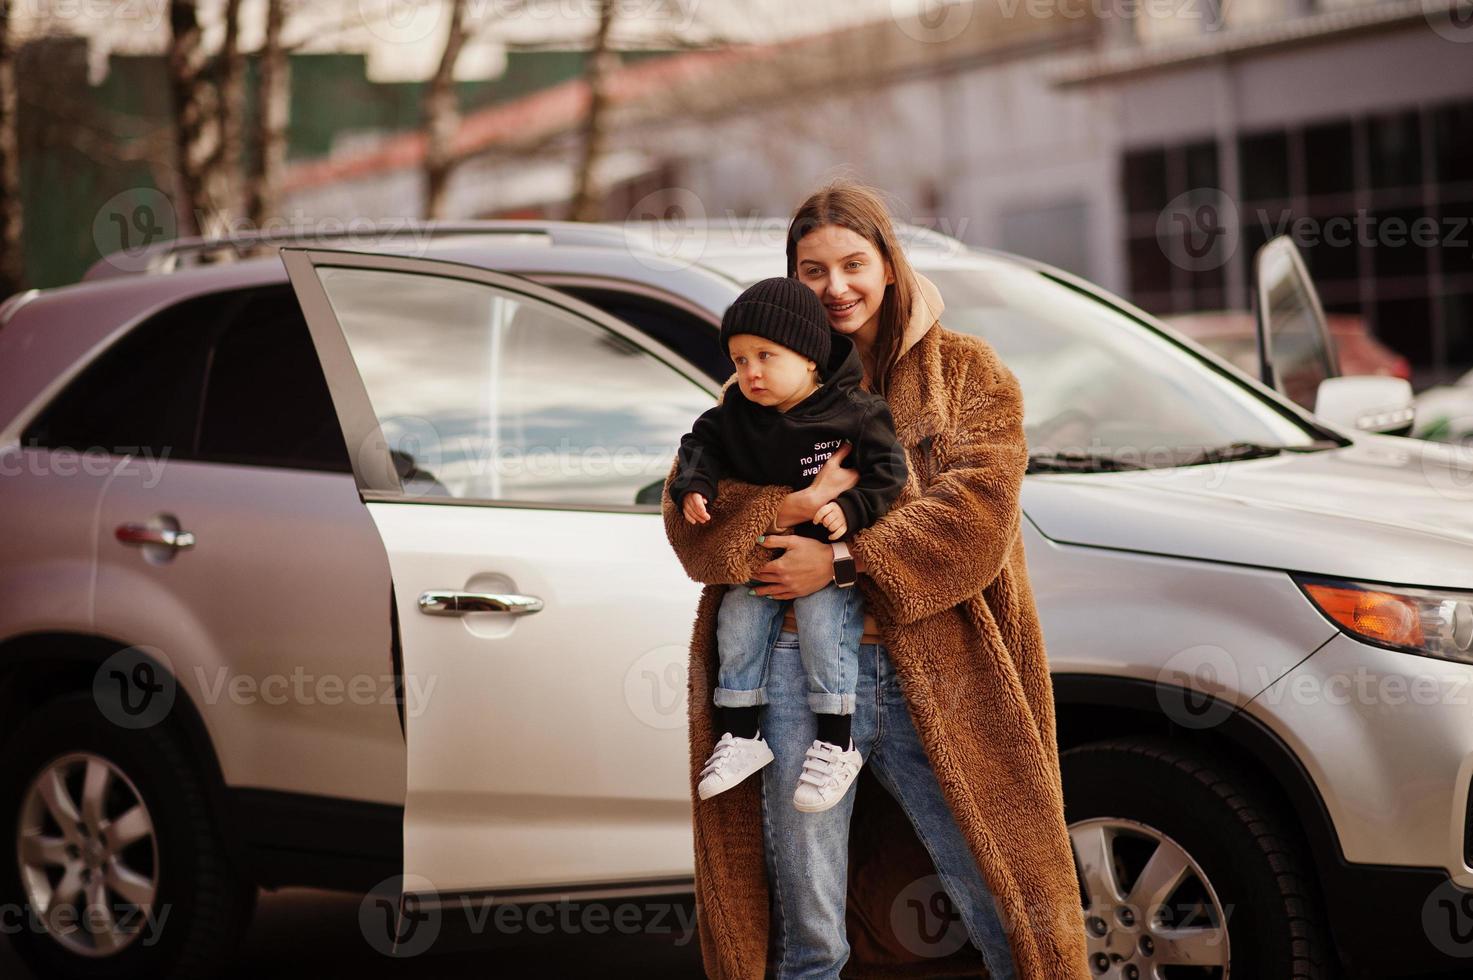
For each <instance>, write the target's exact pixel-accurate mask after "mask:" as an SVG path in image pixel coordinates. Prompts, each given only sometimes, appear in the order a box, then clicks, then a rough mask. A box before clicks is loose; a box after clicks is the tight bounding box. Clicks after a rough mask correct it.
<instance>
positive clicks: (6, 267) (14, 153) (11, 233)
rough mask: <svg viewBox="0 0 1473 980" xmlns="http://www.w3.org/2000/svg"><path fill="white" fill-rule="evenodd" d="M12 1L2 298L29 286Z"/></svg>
mask: <svg viewBox="0 0 1473 980" xmlns="http://www.w3.org/2000/svg"><path fill="white" fill-rule="evenodd" d="M11 44H12V38H11V33H10V4H9V3H5V2H3V0H0V297H3V296H9V295H10V294H11V293H14V292H18V291H20V290H21V289H23V288H25V263H24V261H23V256H22V254H21V230H22V222H23V214H22V209H21V199H20V159H19V152H20V149H19V148H20V139H19V136H18V133H19V126H18V124H17V122H16V110H17V108H18V106H19V100H18V98H17V97H16V84H15V52H14V51H13V50H12V48H11Z"/></svg>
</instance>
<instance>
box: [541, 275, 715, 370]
mask: <svg viewBox="0 0 1473 980" xmlns="http://www.w3.org/2000/svg"><path fill="white" fill-rule="evenodd" d="M566 291H567V292H568V293H570V294H572V295H574V296H577V297H578V298H579V299H581V300H583V301H584V302H585V303H590V304H592V305H594V306H597V307H598V308H599V309H601V310H603V311H604V312H605V313H608V314H609V315H610V316H616V317H618V318H619V319H621V320H623V321H624V322H625V323H627V324H629V325H630V326H632V327H635V328H637V329H638V330H639V331H640V332H642V333H644V334H645V335H647V336H649V337H651V338H653V339H654V340H656V341H658V342H660V343H662V344H664V345H665V346H666V347H668V348H670V349H671V350H673V351H675V352H676V353H678V354H680V356H682V357H684V358H685V359H686V360H687V361H690V362H691V363H692V364H694V365H695V366H696V367H698V368H700V369H701V371H702V372H703V373H705V375H706V376H707V377H708V378H710V379H712V380H713V381H717V382H722V383H724V382H725V381H726V379H727V378H729V377H731V376H732V373H733V372H734V371H735V370H736V368H734V367H732V364H731V359H730V358H728V357H727V356H726V355H725V354H724V353H723V352H722V350H721V343H720V340H719V339H718V337H717V331H716V328H715V327H713V326H712V325H711V324H709V323H707V322H706V321H704V320H702V319H700V318H699V317H696V316H693V315H691V314H689V313H686V312H685V311H684V310H680V309H677V308H676V307H673V306H671V305H670V304H668V303H662V302H661V301H659V300H657V299H652V298H649V297H645V296H636V295H633V294H631V293H624V292H620V291H618V290H615V289H592V288H582V287H574V288H569V289H567V290H566Z"/></svg>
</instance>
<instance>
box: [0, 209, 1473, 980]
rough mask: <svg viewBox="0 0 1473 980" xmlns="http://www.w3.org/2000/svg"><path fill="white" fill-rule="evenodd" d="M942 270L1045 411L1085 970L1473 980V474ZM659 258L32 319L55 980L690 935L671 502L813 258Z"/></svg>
mask: <svg viewBox="0 0 1473 980" xmlns="http://www.w3.org/2000/svg"><path fill="white" fill-rule="evenodd" d="M908 236H909V239H910V243H911V244H910V253H911V256H912V260H913V262H914V264H915V265H916V267H917V268H918V269H919V270H920V271H921V272H923V273H924V274H925V275H927V276H929V277H930V278H931V279H933V280H934V281H935V282H936V284H937V285H938V286H939V287H940V290H941V293H942V295H943V296H944V297H945V299H946V303H947V309H946V313H945V316H944V318H943V319H944V322H945V323H946V325H947V326H948V327H950V328H951V329H955V330H963V331H969V332H974V333H977V334H979V335H981V336H983V337H985V338H986V339H987V340H988V341H989V342H990V343H991V344H992V345H993V346H994V347H995V348H996V349H997V350H998V351H999V353H1000V354H1001V356H1002V358H1003V360H1004V361H1005V362H1006V363H1007V364H1008V365H1009V366H1010V367H1011V368H1012V369H1013V370H1014V371H1015V373H1016V374H1017V375H1018V377H1019V379H1020V381H1021V382H1022V385H1023V390H1024V397H1025V404H1026V409H1027V418H1026V428H1027V434H1028V438H1029V442H1030V448H1031V450H1032V454H1033V456H1032V462H1031V465H1030V476H1028V478H1027V479H1026V481H1025V487H1024V493H1023V503H1024V511H1025V513H1026V516H1027V518H1028V519H1027V520H1026V521H1025V522H1024V524H1023V530H1022V533H1023V534H1024V535H1025V537H1026V547H1027V551H1028V555H1029V562H1030V569H1031V577H1032V580H1033V583H1034V588H1035V592H1036V598H1037V602H1038V606H1039V610H1040V612H1041V614H1042V618H1043V624H1044V629H1045V636H1046V639H1047V643H1048V649H1049V657H1050V663H1051V665H1052V670H1053V677H1054V684H1055V691H1056V696H1057V702H1058V725H1059V739H1060V745H1061V748H1062V749H1063V750H1064V752H1063V769H1064V779H1065V794H1066V802H1067V812H1066V817H1067V819H1068V821H1069V825H1070V828H1071V834H1072V836H1073V840H1074V844H1075V848H1076V854H1077V857H1078V860H1079V867H1080V872H1081V885H1082V895H1081V900H1082V901H1081V914H1083V915H1085V916H1086V921H1087V930H1088V935H1089V937H1090V939H1089V942H1090V954H1091V958H1092V964H1093V965H1094V968H1095V972H1096V973H1097V975H1100V976H1109V977H1127V976H1129V977H1137V976H1138V977H1151V978H1176V977H1188V976H1193V977H1226V976H1227V975H1228V972H1229V970H1231V971H1232V972H1233V973H1234V974H1236V975H1237V976H1240V977H1243V976H1246V977H1250V978H1270V977H1273V978H1278V977H1291V976H1292V977H1321V976H1328V975H1330V972H1329V971H1331V969H1332V968H1334V967H1335V966H1336V964H1339V965H1340V966H1343V967H1344V968H1345V970H1346V972H1347V973H1349V974H1351V975H1355V976H1364V977H1373V976H1387V975H1392V974H1397V973H1411V972H1414V971H1416V970H1418V969H1433V968H1436V967H1441V966H1446V965H1448V964H1454V965H1455V964H1457V963H1459V962H1462V961H1463V959H1462V958H1466V957H1467V956H1468V955H1469V954H1470V953H1473V942H1470V937H1469V936H1467V935H1465V934H1464V933H1463V932H1460V931H1459V930H1460V929H1464V928H1466V927H1465V926H1462V925H1460V924H1459V923H1460V922H1461V921H1462V920H1459V919H1457V918H1456V916H1457V915H1458V914H1459V912H1458V910H1460V909H1462V908H1465V907H1468V906H1465V905H1464V904H1462V903H1466V902H1469V901H1470V900H1473V890H1469V887H1468V886H1469V884H1470V882H1473V863H1470V862H1473V798H1470V795H1469V783H1470V778H1473V711H1470V709H1469V706H1468V702H1467V698H1468V697H1469V696H1470V695H1473V688H1470V686H1469V681H1470V680H1473V652H1470V644H1473V560H1470V559H1469V555H1470V553H1473V552H1470V550H1469V546H1470V544H1473V507H1470V506H1469V504H1470V498H1473V486H1470V483H1473V480H1470V476H1473V461H1470V459H1469V457H1468V455H1467V454H1463V455H1458V451H1457V450H1455V449H1454V448H1453V447H1448V446H1441V445H1435V444H1427V443H1422V442H1417V441H1413V440H1408V439H1402V438H1398V437H1394V436H1387V435H1378V434H1375V433H1372V432H1367V431H1359V430H1356V429H1354V428H1346V427H1343V426H1341V425H1338V424H1335V423H1333V422H1330V421H1326V420H1324V419H1321V418H1317V417H1315V416H1312V415H1311V414H1309V413H1308V412H1307V411H1305V410H1304V409H1302V408H1300V407H1299V406H1297V405H1296V404H1294V403H1293V402H1292V401H1290V400H1288V399H1287V398H1285V397H1284V396H1282V395H1281V394H1280V393H1278V392H1277V391H1276V390H1274V389H1273V388H1271V387H1269V386H1266V385H1264V384H1262V383H1260V382H1259V381H1258V380H1256V379H1254V378H1252V377H1249V376H1248V375H1246V374H1244V373H1242V372H1241V371H1239V370H1237V369H1236V368H1234V367H1232V366H1231V365H1229V364H1227V363H1226V362H1224V361H1222V360H1220V359H1218V358H1216V357H1215V356H1213V355H1212V354H1210V353H1209V352H1207V351H1206V350H1205V349H1204V348H1202V347H1200V346H1199V345H1197V344H1194V343H1193V342H1191V341H1190V340H1188V339H1186V338H1184V337H1181V336H1179V335H1176V334H1174V333H1173V332H1171V331H1170V330H1169V329H1167V328H1165V327H1164V326H1163V325H1161V324H1160V323H1159V322H1158V321H1155V320H1153V319H1152V318H1151V317H1149V316H1148V315H1146V314H1144V313H1142V312H1141V311H1139V310H1136V309H1134V308H1132V307H1130V306H1129V305H1128V304H1126V303H1124V302H1122V301H1120V300H1118V299H1116V298H1113V297H1111V296H1108V295H1106V294H1105V293H1103V292H1101V291H1099V290H1098V289H1096V288H1094V287H1092V286H1090V285H1089V284H1087V283H1085V282H1082V281H1081V280H1079V279H1077V278H1075V277H1073V276H1070V275H1067V274H1065V273H1062V272H1059V271H1057V270H1053V269H1050V268H1047V267H1044V266H1040V265H1037V264H1034V263H1031V262H1027V261H1025V260H1021V259H1017V258H1013V257H1009V256H1004V255H1000V254H995V253H985V252H980V251H976V250H972V249H968V248H965V247H963V246H961V245H960V243H957V242H954V241H952V240H949V239H944V238H942V237H940V236H936V235H932V234H928V233H924V232H921V231H919V230H916V229H911V230H909V232H908ZM278 244H281V243H278ZM343 244H351V245H353V248H351V249H344V248H341V247H333V246H342V245H343ZM666 244H667V242H666V241H665V240H663V239H661V238H660V237H659V236H658V235H651V234H649V233H648V230H647V229H640V228H635V229H627V228H620V227H613V226H608V227H605V226H589V225H569V224H559V223H552V222H546V223H517V222H485V223H472V224H467V225H444V226H437V227H434V228H431V227H427V226H414V227H410V228H407V229H399V230H397V231H396V232H394V233H392V234H389V233H385V234H384V235H382V236H381V237H380V238H379V239H378V240H375V241H373V242H364V241H361V240H360V241H356V242H345V241H344V240H332V239H317V240H313V241H296V242H286V243H284V247H282V248H281V250H280V252H279V255H267V256H264V257H257V258H246V259H242V260H240V261H232V262H218V263H217V262H204V261H201V259H202V258H204V257H206V256H215V255H218V253H219V252H220V251H222V249H221V248H220V247H219V246H218V245H212V244H208V243H188V242H186V243H179V244H170V245H167V246H163V247H160V248H158V249H156V250H154V251H152V252H150V253H149V254H147V255H145V256H143V257H142V258H141V260H140V257H139V256H129V257H128V261H127V262H122V261H118V260H117V258H116V257H114V258H112V259H104V260H103V261H102V262H100V263H98V265H97V266H96V267H94V269H93V270H92V272H90V273H89V275H88V277H87V279H86V281H84V282H81V283H79V284H76V285H72V286H68V287H64V288H58V289H51V290H46V291H43V292H39V293H36V292H32V293H27V294H22V295H20V296H17V297H13V298H11V299H10V300H8V301H7V302H6V303H5V304H4V305H3V307H0V535H3V539H4V540H5V541H6V547H5V549H4V550H3V551H0V740H3V745H4V751H3V753H0V800H4V801H6V802H5V806H4V808H3V810H0V838H3V839H8V840H11V841H13V842H14V844H13V846H5V847H0V855H3V857H0V907H3V908H6V909H20V910H23V913H22V915H21V916H19V918H20V919H21V920H23V921H20V922H17V923H14V925H16V926H17V927H16V928H14V929H7V931H8V932H11V933H12V935H11V939H12V941H13V942H14V943H15V944H16V946H17V947H18V948H19V950H20V951H21V953H22V954H23V955H24V956H25V957H26V959H27V960H28V961H29V962H30V963H31V964H32V965H33V967H34V968H35V969H36V971H37V972H38V974H39V975H41V976H44V977H82V976H91V975H93V974H92V971H93V970H94V969H95V968H96V967H97V965H98V964H99V961H106V962H107V964H108V969H109V971H110V972H109V975H110V976H116V977H125V976H136V977H148V978H153V977H159V976H166V975H170V974H179V973H186V972H188V973H196V972H203V971H204V970H205V969H206V964H210V963H219V962H221V961H222V957H223V956H224V955H225V954H226V953H228V951H229V949H230V948H231V947H232V946H233V945H234V944H235V943H236V942H237V941H238V940H239V937H240V935H241V934H242V931H243V930H244V928H245V925H246V923H247V922H248V921H249V917H250V914H251V909H252V906H253V903H254V898H255V894H256V889H257V887H258V886H261V887H266V888H278V887H281V886H285V885H313V886H319V887H328V888H336V889H349V890H355V891H360V892H363V893H364V894H365V895H366V896H368V897H369V898H370V899H372V898H373V897H374V896H379V897H380V898H384V899H385V900H386V901H385V904H384V906H383V907H384V908H385V909H386V910H387V911H388V913H389V916H388V919H387V920H386V926H387V932H386V934H385V935H379V934H378V933H377V932H375V931H374V930H372V929H370V928H369V926H368V925H365V938H367V939H368V940H369V941H370V942H375V943H379V942H382V943H383V948H384V950H385V951H386V952H395V953H397V954H398V955H408V954H413V953H417V952H421V951H424V950H425V949H433V948H443V947H445V946H446V945H449V944H458V943H459V942H461V941H463V940H465V939H467V938H469V939H473V940H485V939H487V938H489V937H490V936H491V935H492V934H495V933H496V932H497V930H498V926H497V923H499V922H501V921H502V920H500V919H496V918H488V917H487V916H486V914H485V913H486V912H487V911H488V910H489V909H491V908H492V907H493V906H506V905H511V906H517V905H521V906H525V905H526V904H528V903H531V902H535V901H538V900H544V899H546V898H547V897H548V896H558V897H559V899H560V900H564V901H572V902H586V903H595V902H605V903H606V902H610V901H614V902H623V903H627V904H629V905H630V907H637V908H642V909H651V908H656V907H659V906H657V905H656V904H655V903H654V900H655V899H660V900H661V901H665V900H667V899H668V898H670V897H671V896H674V897H677V898H678V897H679V896H682V895H684V896H687V897H688V895H689V892H690V880H691V874H692V871H691V862H692V852H691V839H690V827H689V807H690V800H689V787H688V782H687V778H688V776H687V758H686V753H687V744H686V738H685V710H684V698H685V697H686V690H685V679H684V665H685V658H686V648H687V642H688V638H689V630H690V623H691V616H692V613H693V610H694V604H695V599H696V596H697V592H698V588H697V586H696V585H695V584H694V583H692V582H690V581H688V580H686V579H685V578H684V576H683V575H682V573H681V571H680V569H679V566H678V565H677V563H676V561H675V559H674V556H673V555H672V554H671V553H670V552H669V549H668V546H667V544H666V542H665V537H664V531H663V526H662V522H661V519H660V517H659V513H658V512H659V507H658V501H659V493H660V487H661V485H662V482H663V479H664V476H665V474H666V472H667V470H668V467H669V463H670V460H671V458H672V456H673V452H674V448H675V445H676V443H677V441H678V439H679V437H680V435H681V434H682V433H683V432H684V431H685V430H686V429H687V428H688V426H689V423H690V421H691V420H692V419H693V418H695V417H696V415H697V414H699V413H700V412H701V411H702V410H704V409H705V408H706V407H708V406H709V405H710V404H711V403H712V400H713V399H714V397H715V395H716V393H717V392H718V391H719V389H720V384H721V382H722V381H723V380H724V379H725V378H726V377H727V376H728V375H729V372H730V366H729V364H728V363H727V362H726V361H725V359H724V358H723V356H722V355H721V353H720V351H719V350H718V348H717V345H716V342H715V340H716V327H717V324H718V322H719V318H720V314H721V311H722V310H723V309H725V307H726V305H727V304H728V303H729V302H730V301H731V300H732V299H733V298H734V297H735V296H736V295H737V293H738V292H739V291H740V289H741V287H742V284H743V283H744V282H750V281H753V280H755V279H758V278H761V277H763V276H765V275H769V274H773V273H781V271H782V257H781V253H780V250H778V249H777V248H775V247H774V246H773V245H772V244H771V243H770V242H769V243H765V244H764V243H761V242H756V241H745V242H744V241H743V240H742V239H741V236H736V235H732V234H729V233H726V232H723V231H722V230H721V229H716V228H709V227H706V228H695V229H687V230H686V231H685V232H683V233H682V235H681V236H679V241H678V243H677V246H676V247H666ZM225 251H229V250H228V249H226V250H225ZM133 270H141V271H133ZM1291 271H1292V270H1291ZM1272 285H1273V289H1274V290H1289V291H1293V290H1295V289H1297V288H1299V283H1298V282H1297V281H1296V280H1295V279H1294V276H1293V275H1285V276H1284V277H1282V278H1281V279H1275V281H1274V283H1273V284H1272ZM1310 295H1311V296H1312V293H1311V294H1310ZM1282 299H1283V297H1282V296H1279V300H1282ZM1279 300H1276V301H1275V302H1274V303H1271V304H1265V305H1264V309H1266V310H1268V314H1267V317H1266V319H1267V320H1268V321H1270V322H1269V323H1268V329H1269V331H1270V334H1271V335H1273V331H1274V329H1275V328H1274V324H1273V322H1272V318H1273V316H1274V315H1275V314H1274V311H1275V310H1284V309H1295V308H1296V307H1295V305H1294V303H1292V302H1288V303H1286V302H1280V301H1279ZM1298 309H1299V311H1300V313H1302V312H1303V309H1302V307H1299V308H1298ZM1285 335H1286V336H1287V334H1285ZM1266 347H1272V345H1271V344H1268V345H1266ZM1281 347H1282V349H1284V350H1288V349H1289V347H1290V345H1287V344H1284V345H1281ZM1299 352H1300V353H1301V354H1302V350H1300V351H1299ZM1345 380H1352V381H1353V380H1354V379H1329V381H1331V382H1338V381H1345ZM1331 387H1332V388H1334V387H1336V386H1335V385H1334V384H1333V383H1332V384H1331ZM1338 387H1339V389H1340V390H1341V391H1342V394H1343V393H1344V392H1345V391H1348V390H1349V388H1347V386H1345V385H1340V386H1338ZM1350 387H1352V388H1353V387H1354V386H1353V385H1352V386H1350ZM1351 395H1352V396H1354V392H1351ZM1351 401H1354V397H1352V398H1351ZM1340 407H1341V408H1342V409H1344V408H1346V402H1345V399H1344V398H1343V397H1342V398H1341V404H1340ZM1351 407H1355V406H1351ZM1374 408H1375V406H1374V405H1370V404H1366V405H1361V406H1360V408H1359V409H1358V410H1357V412H1354V413H1352V415H1351V416H1350V417H1354V418H1357V419H1362V420H1363V421H1364V424H1365V425H1367V426H1370V427H1372V428H1377V427H1379V428H1382V429H1386V430H1395V429H1397V428H1398V427H1399V426H1401V425H1402V424H1403V422H1404V420H1403V419H1401V418H1400V416H1399V415H1398V414H1397V413H1396V412H1395V411H1388V412H1382V413H1377V412H1375V411H1372V410H1371V409H1374ZM641 903H647V904H641ZM88 906H92V907H95V908H98V909H100V910H101V912H100V913H97V914H93V915H89V914H87V911H86V910H87V907H88ZM663 907H666V908H667V909H668V906H663ZM365 908H366V909H368V910H369V912H368V913H367V914H366V917H365V923H369V922H370V921H372V919H373V909H374V908H375V906H374V905H372V904H366V905H365ZM1449 910H1451V911H1449ZM643 914H647V913H646V912H641V913H639V915H643ZM1449 915H1452V916H1454V918H1453V919H1451V920H1450V919H1449ZM427 916H429V917H431V918H430V920H429V921H431V922H432V923H433V926H434V928H433V930H430V929H427V928H423V929H416V928H410V926H417V925H418V924H421V923H423V922H425V921H426V917H427ZM635 921H644V920H639V919H638V916H636V917H635ZM11 924H12V923H7V925H11ZM471 934H478V935H471ZM1183 971H1185V972H1183Z"/></svg>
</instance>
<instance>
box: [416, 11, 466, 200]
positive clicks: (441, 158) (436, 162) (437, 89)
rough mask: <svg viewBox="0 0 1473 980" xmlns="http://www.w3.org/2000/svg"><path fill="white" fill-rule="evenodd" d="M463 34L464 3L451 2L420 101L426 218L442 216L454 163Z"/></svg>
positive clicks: (464, 37)
mask: <svg viewBox="0 0 1473 980" xmlns="http://www.w3.org/2000/svg"><path fill="white" fill-rule="evenodd" d="M466 33H467V32H466V28H465V0H451V4H450V33H449V35H448V36H447V37H446V38H445V50H444V51H443V52H442V53H441V55H440V65H439V67H438V68H436V69H435V74H434V77H432V78H431V79H430V84H429V86H428V87H427V88H426V90H425V97H424V124H425V163H424V169H425V184H424V186H425V195H424V215H425V217H426V218H439V217H442V216H443V215H442V212H443V211H444V208H445V190H446V188H447V186H448V185H449V183H450V174H451V172H452V171H453V170H454V168H455V165H456V163H457V162H458V161H457V160H456V157H455V148H454V141H455V133H456V131H457V130H458V129H459V128H460V106H459V104H458V102H457V100H456V95H455V62H456V61H457V60H459V58H460V51H461V48H463V47H464V46H465V41H466Z"/></svg>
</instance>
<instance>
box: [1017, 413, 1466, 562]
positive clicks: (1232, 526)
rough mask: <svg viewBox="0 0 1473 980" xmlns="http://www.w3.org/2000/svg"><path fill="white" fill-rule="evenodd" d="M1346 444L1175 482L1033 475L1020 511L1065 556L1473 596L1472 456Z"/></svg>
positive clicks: (1365, 441) (1189, 474) (1170, 473)
mask: <svg viewBox="0 0 1473 980" xmlns="http://www.w3.org/2000/svg"><path fill="white" fill-rule="evenodd" d="M1355 440H1356V441H1355V443H1354V444H1353V445H1350V446H1345V447H1342V448H1339V449H1328V450H1323V451H1320V452H1312V453H1282V454H1280V455H1278V456H1271V457H1267V458H1263V459H1248V460H1240V461H1237V462H1231V463H1216V464H1208V465H1203V466H1185V467H1177V468H1175V469H1159V470H1140V471H1128V472H1123V473H1070V474H1035V475H1032V476H1029V477H1028V478H1027V479H1026V480H1025V481H1024V487H1023V510H1024V512H1025V513H1026V514H1027V516H1028V518H1029V520H1030V521H1032V522H1033V524H1034V525H1035V526H1037V527H1038V529H1039V530H1040V531H1041V532H1042V533H1043V534H1044V535H1045V536H1047V537H1048V538H1051V539H1053V540H1055V541H1059V542H1066V543H1070V544H1081V545H1091V546H1095V547H1101V548H1119V549H1124V550H1129V551H1141V552H1149V553H1153V554H1162V555H1173V556H1178V557H1183V558H1200V559H1205V560H1208V561H1224V562H1233V563H1236V564H1243V565H1256V566H1260V567H1266V568H1282V569H1286V570H1290V571H1302V572H1317V573H1320V574H1324V575H1333V576H1339V577H1342V578H1349V579H1368V580H1372V581H1379V582H1392V583H1402V584H1408V585H1426V586H1443V587H1447V588H1459V589H1473V452H1470V451H1468V450H1466V449H1460V448H1457V447H1453V446H1445V445H1440V444H1437V443H1427V442H1420V441H1417V440H1413V439H1401V438H1394V437H1389V436H1374V435H1357V436H1355Z"/></svg>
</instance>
